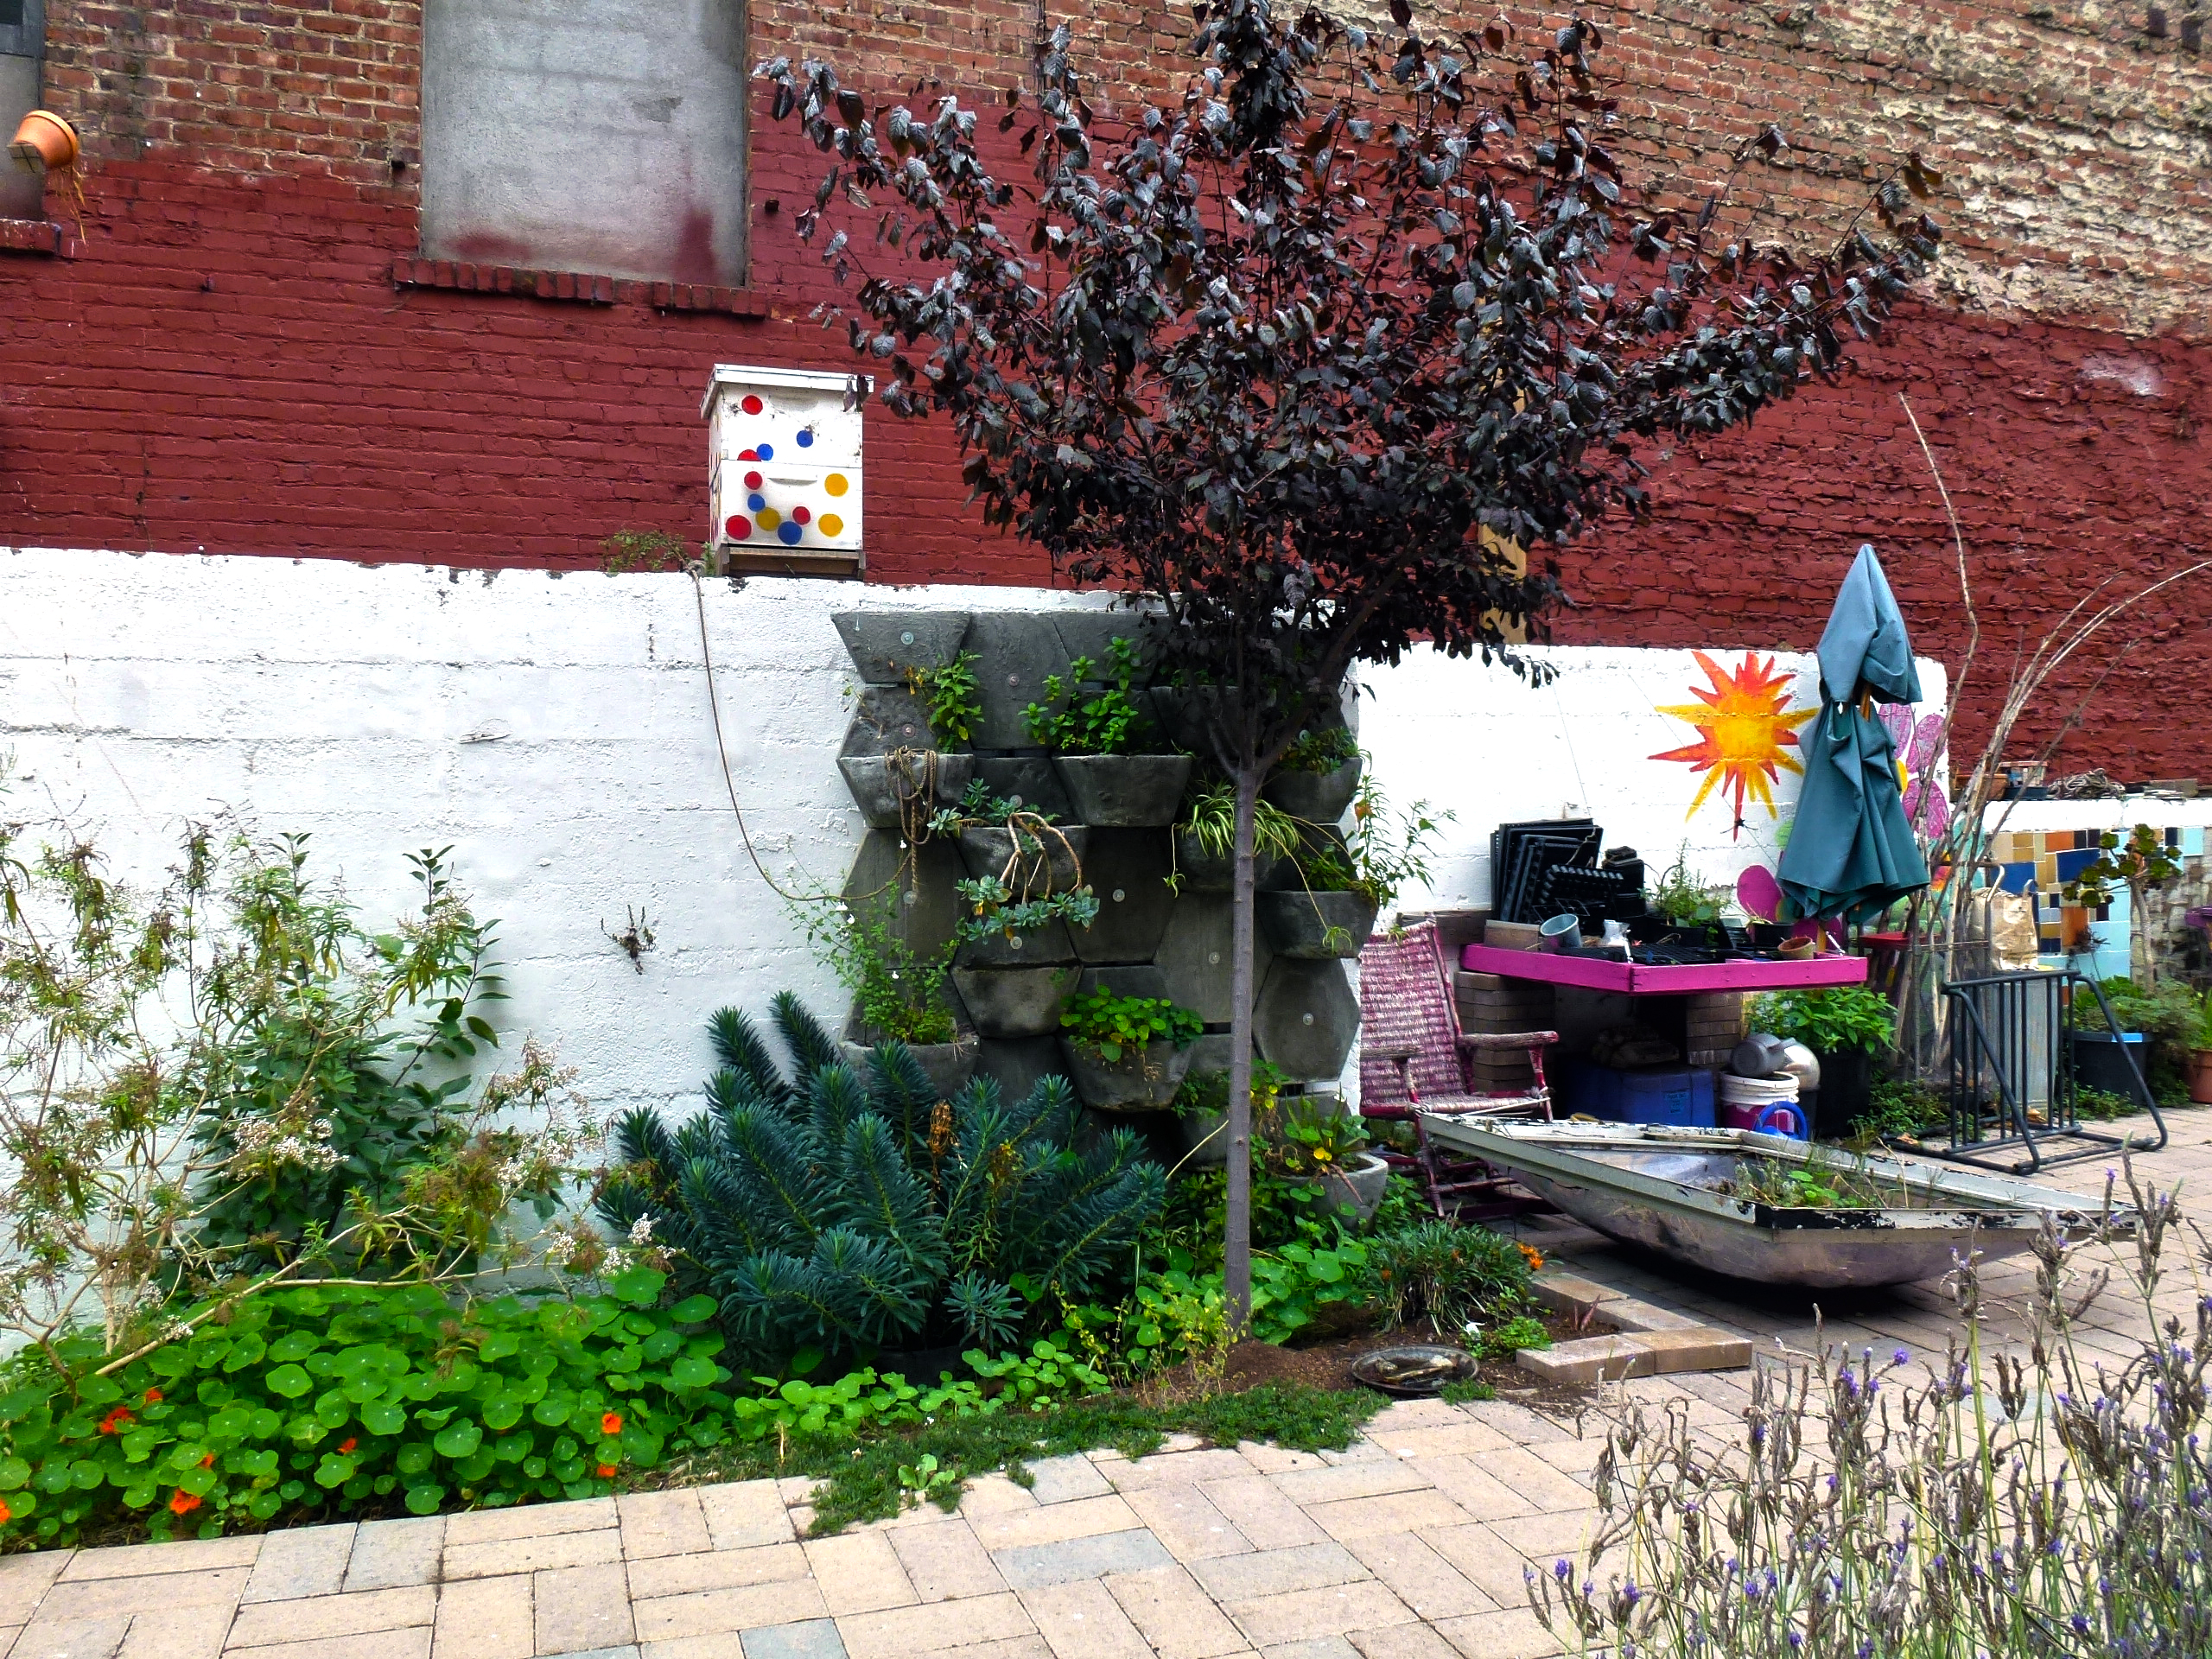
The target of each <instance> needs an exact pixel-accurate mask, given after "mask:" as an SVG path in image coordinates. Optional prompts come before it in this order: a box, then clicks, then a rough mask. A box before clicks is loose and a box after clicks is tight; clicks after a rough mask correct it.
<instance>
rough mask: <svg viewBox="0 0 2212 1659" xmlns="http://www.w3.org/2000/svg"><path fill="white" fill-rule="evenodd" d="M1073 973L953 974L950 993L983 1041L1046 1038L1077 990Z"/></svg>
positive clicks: (1000, 971) (981, 970)
mask: <svg viewBox="0 0 2212 1659" xmlns="http://www.w3.org/2000/svg"><path fill="white" fill-rule="evenodd" d="M1075 982H1076V973H1075V970H1074V969H1072V968H956V969H953V970H952V984H953V988H954V989H955V990H957V991H958V992H959V993H960V1001H961V1006H962V1007H965V1008H966V1009H967V1010H968V1019H969V1022H970V1023H971V1024H972V1025H974V1027H976V1030H977V1031H979V1032H981V1033H982V1034H983V1035H984V1036H986V1037H1049V1036H1052V1034H1053V1033H1056V1032H1058V1030H1059V1028H1060V1005H1061V1004H1062V1003H1063V1002H1065V1001H1067V996H1068V993H1069V992H1070V991H1071V990H1073V989H1074V988H1075Z"/></svg>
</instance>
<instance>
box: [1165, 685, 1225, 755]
mask: <svg viewBox="0 0 2212 1659" xmlns="http://www.w3.org/2000/svg"><path fill="white" fill-rule="evenodd" d="M1223 698H1224V694H1223V691H1222V688H1220V687H1219V686H1213V685H1195V686H1189V685H1160V686H1154V688H1153V691H1152V707H1153V712H1154V714H1155V715H1158V716H1159V719H1160V729H1161V730H1162V731H1164V732H1166V734H1167V741H1169V742H1171V743H1173V745H1174V746H1175V747H1177V748H1179V749H1188V750H1189V751H1190V752H1191V753H1192V754H1203V755H1207V756H1211V755H1213V754H1214V753H1215V750H1214V741H1213V727H1214V721H1215V719H1216V717H1217V715H1218V713H1219V711H1220V710H1221V709H1222V707H1223Z"/></svg>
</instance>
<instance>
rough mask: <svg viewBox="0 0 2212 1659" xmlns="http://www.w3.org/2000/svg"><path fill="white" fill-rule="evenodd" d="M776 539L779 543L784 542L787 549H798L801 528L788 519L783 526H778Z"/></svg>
mask: <svg viewBox="0 0 2212 1659" xmlns="http://www.w3.org/2000/svg"><path fill="white" fill-rule="evenodd" d="M776 537H777V539H778V540H779V541H780V542H782V543H783V544H784V545H785V547H797V546H798V537H799V528H798V525H797V524H793V523H791V520H790V519H788V518H786V519H785V520H784V522H783V523H782V524H778V525H777V526H776Z"/></svg>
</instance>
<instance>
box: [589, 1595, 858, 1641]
mask: <svg viewBox="0 0 2212 1659" xmlns="http://www.w3.org/2000/svg"><path fill="white" fill-rule="evenodd" d="M632 1615H633V1617H634V1618H635V1620H636V1624H637V1639H638V1640H639V1642H640V1643H648V1644H650V1643H654V1642H667V1641H674V1640H677V1639H678V1638H680V1637H690V1636H726V1635H728V1634H730V1633H732V1632H734V1631H737V1630H751V1629H753V1626H755V1625H756V1624H796V1623H798V1621H799V1620H801V1619H809V1618H828V1617H829V1606H828V1605H827V1604H825V1603H824V1602H823V1599H822V1586H821V1585H820V1584H819V1583H818V1582H817V1581H816V1580H813V1579H779V1580H773V1581H772V1582H769V1583H766V1584H747V1585H733V1586H730V1587H728V1589H722V1590H700V1591H696V1592H692V1593H691V1594H689V1595H681V1596H655V1597H653V1598H652V1599H650V1600H645V1601H639V1602H638V1603H636V1604H635V1605H634V1606H633V1607H632ZM861 1617H863V1618H866V1617H868V1615H866V1614H863V1615H861Z"/></svg>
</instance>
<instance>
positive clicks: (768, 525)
mask: <svg viewBox="0 0 2212 1659" xmlns="http://www.w3.org/2000/svg"><path fill="white" fill-rule="evenodd" d="M783 522H784V515H783V514H782V513H780V512H777V511H776V510H775V509H774V508H773V507H763V508H761V509H760V512H756V513H754V514H753V523H754V524H758V525H760V528H761V529H763V530H773V529H774V528H775V527H776V526H777V525H778V524H782V523H783Z"/></svg>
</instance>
